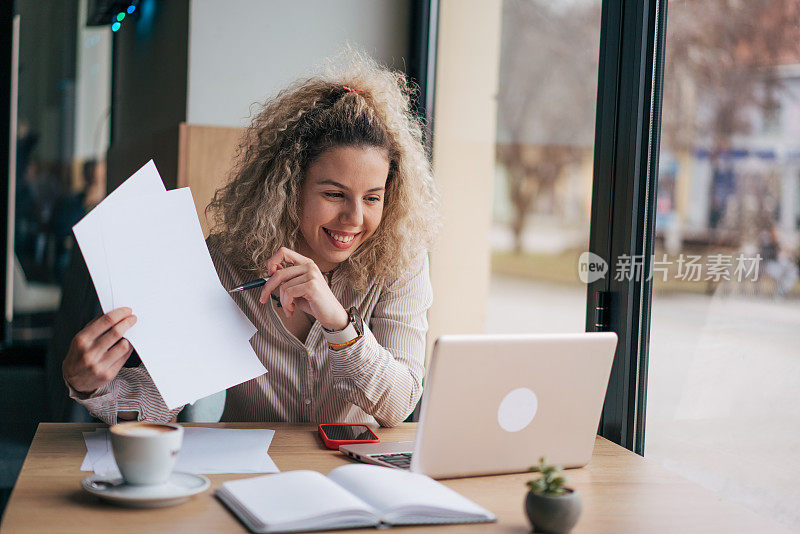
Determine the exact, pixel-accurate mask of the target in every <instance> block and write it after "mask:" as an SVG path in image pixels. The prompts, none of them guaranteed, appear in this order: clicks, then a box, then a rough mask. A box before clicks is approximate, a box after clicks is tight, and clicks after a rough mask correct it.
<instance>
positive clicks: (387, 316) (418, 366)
mask: <svg viewBox="0 0 800 534" xmlns="http://www.w3.org/2000/svg"><path fill="white" fill-rule="evenodd" d="M420 264H421V267H420V268H419V270H418V271H417V272H416V273H415V274H414V275H413V276H412V277H411V278H410V279H409V280H407V281H405V282H404V283H403V282H400V283H396V284H394V285H393V286H392V287H389V288H387V289H384V290H383V292H382V294H381V296H380V297H379V299H378V303H377V304H376V306H375V309H374V311H373V313H372V317H370V318H369V324H367V323H366V322H365V324H364V334H363V335H362V336H361V338H360V339H359V340H358V341H357V342H355V343H353V344H352V345H350V346H348V347H345V348H343V349H339V350H334V349H328V355H329V357H330V358H331V370H332V373H333V378H334V381H333V387H334V390H335V391H337V392H338V393H339V394H340V395H342V396H343V397H344V398H345V399H346V400H347V401H348V402H351V403H353V404H355V405H357V406H358V407H359V408H361V409H362V410H364V411H365V412H366V413H368V414H370V415H372V416H373V417H375V420H376V421H378V423H379V424H380V425H381V426H394V425H396V424H398V423H400V422H402V421H403V420H404V419H405V418H406V417H408V415H409V414H410V413H411V412H412V411H413V410H414V407H415V406H416V404H417V401H418V400H419V398H420V396H421V395H422V377H423V375H424V374H425V334H426V333H427V331H428V319H427V311H428V309H429V308H430V307H431V304H432V303H433V289H432V288H431V280H430V272H429V268H428V257H427V254H425V255H424V256H423V258H422V260H421V261H420Z"/></svg>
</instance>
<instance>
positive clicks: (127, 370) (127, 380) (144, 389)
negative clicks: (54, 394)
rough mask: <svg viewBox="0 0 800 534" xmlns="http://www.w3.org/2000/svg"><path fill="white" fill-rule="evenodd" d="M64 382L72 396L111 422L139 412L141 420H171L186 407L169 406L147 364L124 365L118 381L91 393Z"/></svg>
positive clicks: (117, 377) (113, 422)
mask: <svg viewBox="0 0 800 534" xmlns="http://www.w3.org/2000/svg"><path fill="white" fill-rule="evenodd" d="M64 381H65V382H66V384H67V389H69V396H70V398H71V399H74V400H75V401H76V402H78V403H79V404H81V405H83V406H84V407H85V408H86V409H87V410H88V411H89V413H90V414H92V415H93V416H94V417H97V418H98V419H100V420H102V421H103V422H105V423H107V424H109V425H114V424H116V423H117V414H118V413H119V412H137V414H138V415H137V420H138V421H150V422H154V423H167V422H170V421H173V420H175V418H176V417H177V415H178V413H179V412H180V411H181V410H182V409H183V406H181V407H179V408H175V409H174V410H170V409H169V408H167V405H166V404H165V403H164V399H163V398H161V394H160V393H159V392H158V389H156V386H155V384H154V383H153V379H152V378H150V374H149V373H148V372H147V369H145V367H144V365H140V366H139V367H123V368H122V369H120V371H119V374H118V375H117V376H116V377H115V378H114V380H112V381H111V382H109V383H108V384H106V385H104V386H102V387H100V388H98V389H97V390H95V392H94V393H92V394H91V395H86V394H83V393H80V392H79V391H76V390H75V389H73V387H72V386H71V385H70V384H69V382H67V381H66V380H64Z"/></svg>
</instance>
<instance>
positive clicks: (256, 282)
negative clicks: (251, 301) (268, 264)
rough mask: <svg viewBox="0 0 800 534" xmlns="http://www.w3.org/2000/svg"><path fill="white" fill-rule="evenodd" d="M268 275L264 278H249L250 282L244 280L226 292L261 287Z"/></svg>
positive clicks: (266, 280)
mask: <svg viewBox="0 0 800 534" xmlns="http://www.w3.org/2000/svg"><path fill="white" fill-rule="evenodd" d="M269 279H270V277H269V276H268V277H266V278H257V279H256V280H251V281H250V282H245V283H244V284H242V285H240V286H237V287H234V288H233V289H229V290H228V293H238V292H239V291H247V290H248V289H253V288H256V287H261V286H263V285H264V284H266V283H267V282H268V281H269Z"/></svg>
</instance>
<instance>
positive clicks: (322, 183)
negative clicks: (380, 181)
mask: <svg viewBox="0 0 800 534" xmlns="http://www.w3.org/2000/svg"><path fill="white" fill-rule="evenodd" d="M318 183H319V185H332V186H334V187H338V188H339V189H344V190H345V191H350V188H349V187H347V186H346V185H344V184H340V183H339V182H336V181H334V180H322V181H321V182H318ZM384 189H386V188H385V187H373V188H372V189H367V193H372V192H374V191H383V190H384Z"/></svg>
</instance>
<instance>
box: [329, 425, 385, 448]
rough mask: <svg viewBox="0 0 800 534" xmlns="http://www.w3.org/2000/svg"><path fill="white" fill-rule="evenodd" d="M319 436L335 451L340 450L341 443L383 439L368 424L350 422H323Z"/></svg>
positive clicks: (347, 443) (348, 443)
mask: <svg viewBox="0 0 800 534" xmlns="http://www.w3.org/2000/svg"><path fill="white" fill-rule="evenodd" d="M319 436H320V437H321V438H322V441H323V442H324V443H325V446H326V447H328V448H329V449H333V450H335V451H338V450H339V445H350V444H353V443H380V441H381V440H380V439H379V438H378V436H376V435H375V432H373V431H372V429H371V428H370V427H368V426H367V425H359V424H348V423H330V424H328V423H323V424H321V425H319Z"/></svg>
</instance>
